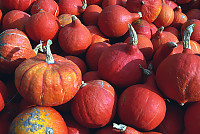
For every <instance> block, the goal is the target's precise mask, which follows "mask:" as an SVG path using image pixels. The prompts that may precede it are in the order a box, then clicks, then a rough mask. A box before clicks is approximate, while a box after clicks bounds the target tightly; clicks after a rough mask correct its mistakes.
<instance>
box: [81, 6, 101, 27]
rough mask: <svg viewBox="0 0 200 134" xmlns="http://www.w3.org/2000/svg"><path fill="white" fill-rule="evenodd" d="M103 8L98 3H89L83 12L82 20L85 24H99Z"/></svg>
mask: <svg viewBox="0 0 200 134" xmlns="http://www.w3.org/2000/svg"><path fill="white" fill-rule="evenodd" d="M101 11H102V8H101V7H100V6H98V5H89V6H88V7H87V8H86V9H85V11H84V13H83V14H82V21H83V24H85V25H97V21H98V16H99V14H100V13H101Z"/></svg>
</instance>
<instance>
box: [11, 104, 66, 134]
mask: <svg viewBox="0 0 200 134" xmlns="http://www.w3.org/2000/svg"><path fill="white" fill-rule="evenodd" d="M25 133H26V134H68V129H67V126H66V123H65V121H64V119H63V118H62V116H61V115H60V114H59V112H57V111H56V110H55V109H53V108H51V107H38V106H37V107H32V108H29V109H26V110H24V111H22V112H21V113H20V114H18V115H17V116H16V117H15V119H14V120H13V121H12V123H11V125H10V129H9V134H25Z"/></svg>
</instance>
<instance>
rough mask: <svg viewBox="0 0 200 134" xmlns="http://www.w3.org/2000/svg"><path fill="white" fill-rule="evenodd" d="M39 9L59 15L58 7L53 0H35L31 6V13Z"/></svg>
mask: <svg viewBox="0 0 200 134" xmlns="http://www.w3.org/2000/svg"><path fill="white" fill-rule="evenodd" d="M40 10H44V11H46V12H49V13H52V14H53V15H55V16H58V15H59V7H58V4H57V3H56V2H55V1H54V0H37V1H36V2H34V3H33V5H32V6H31V15H33V14H35V13H38V12H39V11H40Z"/></svg>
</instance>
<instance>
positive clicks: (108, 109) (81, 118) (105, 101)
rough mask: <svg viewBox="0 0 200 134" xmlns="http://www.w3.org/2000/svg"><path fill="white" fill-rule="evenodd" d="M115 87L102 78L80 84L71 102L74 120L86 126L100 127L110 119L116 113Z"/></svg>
mask: <svg viewBox="0 0 200 134" xmlns="http://www.w3.org/2000/svg"><path fill="white" fill-rule="evenodd" d="M116 104H117V95H116V93H115V89H114V88H113V87H112V86H111V85H110V84H109V83H108V82H106V81H104V80H91V81H88V82H86V83H83V84H82V85H81V88H80V90H79V91H78V93H77V94H76V96H75V97H74V98H73V99H72V102H71V112H72V115H73V117H74V118H75V120H76V121H77V122H78V123H79V124H81V125H82V126H85V127H88V128H100V127H103V126H105V125H107V124H108V123H110V122H111V121H112V119H113V118H114V116H115V113H116Z"/></svg>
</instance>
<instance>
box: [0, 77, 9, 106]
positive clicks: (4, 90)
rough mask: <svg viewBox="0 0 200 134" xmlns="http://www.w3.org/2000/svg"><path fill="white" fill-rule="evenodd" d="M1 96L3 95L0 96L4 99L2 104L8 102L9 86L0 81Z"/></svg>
mask: <svg viewBox="0 0 200 134" xmlns="http://www.w3.org/2000/svg"><path fill="white" fill-rule="evenodd" d="M0 94H1V95H0V96H2V97H3V101H2V100H1V102H4V101H5V102H8V90H7V86H6V85H5V84H4V82H3V81H1V80H0ZM1 99H2V98H1Z"/></svg>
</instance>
